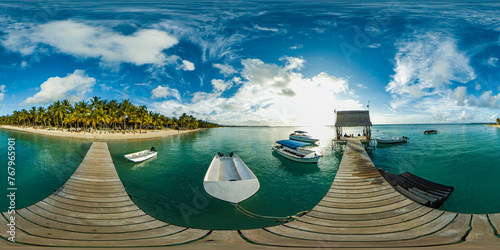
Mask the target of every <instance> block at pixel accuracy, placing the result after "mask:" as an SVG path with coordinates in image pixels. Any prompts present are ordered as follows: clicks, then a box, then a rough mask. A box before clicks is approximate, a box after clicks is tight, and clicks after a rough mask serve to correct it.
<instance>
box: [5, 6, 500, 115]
mask: <svg viewBox="0 0 500 250" xmlns="http://www.w3.org/2000/svg"><path fill="white" fill-rule="evenodd" d="M332 2H333V1H332ZM336 2H337V1H336ZM0 13H1V14H0V23H1V25H0V105H1V107H0V115H5V114H10V113H11V112H12V111H13V110H20V109H22V108H26V109H29V108H30V107H32V106H46V105H48V104H49V103H52V102H54V101H56V100H62V99H69V100H70V101H72V102H75V101H81V100H88V99H89V98H90V97H92V96H100V97H102V98H104V99H117V100H122V99H130V100H131V101H132V102H133V103H134V104H136V105H147V106H148V108H149V110H153V111H156V112H159V113H162V114H164V115H167V116H178V115H180V114H182V113H183V112H187V113H190V114H193V115H194V116H195V117H197V118H200V119H207V120H209V121H212V122H217V123H220V124H234V125H323V124H332V123H333V121H334V113H333V110H334V109H337V110H347V109H364V108H366V106H367V104H368V102H370V113H371V117H372V122H374V123H378V124H387V123H453V122H459V123H467V122H492V121H494V120H495V119H496V118H497V117H500V114H499V113H500V111H499V107H500V94H499V93H500V71H499V67H500V62H499V58H500V3H495V2H490V1H485V2H482V3H478V2H477V1H476V2H474V3H473V4H469V3H467V2H460V1H459V2H457V1H443V2H440V3H437V2H425V1H423V2H422V1H419V2H418V3H412V2H407V1H393V2H387V1H354V2H352V1H351V2H344V3H338V2H337V3H325V2H323V1H318V2H311V1H275V2H272V3H270V2H269V1H229V0H218V1H189V0H186V1H181V2H179V1H168V2H162V1H148V2H147V3H141V2H139V1H119V2H117V1H113V2H108V3H103V2H101V1H94V2H93V1H85V2H83V1H72V2H67V1H59V0H58V1H55V0H47V1H1V2H0Z"/></svg>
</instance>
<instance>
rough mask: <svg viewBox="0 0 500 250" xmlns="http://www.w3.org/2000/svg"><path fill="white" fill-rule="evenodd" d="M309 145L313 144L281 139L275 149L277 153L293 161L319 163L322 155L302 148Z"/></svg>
mask: <svg viewBox="0 0 500 250" xmlns="http://www.w3.org/2000/svg"><path fill="white" fill-rule="evenodd" d="M307 145H311V144H310V143H307V142H300V141H294V140H281V141H277V142H276V145H275V146H274V147H273V150H274V152H276V153H277V154H279V155H281V156H283V157H285V158H286V159H289V160H292V161H296V162H304V163H318V160H319V158H321V157H322V155H321V154H319V153H318V152H316V151H313V150H308V149H303V148H301V147H303V146H307Z"/></svg>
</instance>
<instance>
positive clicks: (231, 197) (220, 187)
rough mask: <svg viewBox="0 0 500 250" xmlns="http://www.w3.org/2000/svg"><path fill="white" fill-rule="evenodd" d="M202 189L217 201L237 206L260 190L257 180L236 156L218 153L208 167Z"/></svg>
mask: <svg viewBox="0 0 500 250" xmlns="http://www.w3.org/2000/svg"><path fill="white" fill-rule="evenodd" d="M203 187H204V188H205V191H207V193H208V194H209V195H211V196H213V197H215V198H217V199H219V200H223V201H227V202H231V203H234V204H237V203H239V202H241V201H244V200H246V199H248V198H249V197H250V196H252V195H254V194H255V193H256V192H257V190H259V188H260V184H259V180H258V179H257V177H256V176H255V174H254V173H253V172H252V171H251V170H250V169H249V168H248V166H247V165H246V164H245V163H244V162H243V161H242V160H241V159H240V157H238V156H237V155H236V154H233V153H230V154H229V156H224V155H223V154H221V153H218V154H217V155H216V156H215V157H214V159H213V160H212V163H210V167H208V170H207V173H206V174H205V178H204V179H203Z"/></svg>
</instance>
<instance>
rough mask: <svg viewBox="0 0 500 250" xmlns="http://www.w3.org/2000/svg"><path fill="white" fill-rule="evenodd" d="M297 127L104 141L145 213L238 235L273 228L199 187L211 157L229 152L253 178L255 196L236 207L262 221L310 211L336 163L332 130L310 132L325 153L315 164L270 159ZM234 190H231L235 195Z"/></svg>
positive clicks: (226, 129)
mask: <svg viewBox="0 0 500 250" xmlns="http://www.w3.org/2000/svg"><path fill="white" fill-rule="evenodd" d="M295 129H299V128H298V127H297V128H295V127H287V128H282V127H280V128H216V129H210V130H203V131H200V132H195V133H187V134H182V135H180V136H174V137H169V138H165V139H161V140H154V141H142V142H141V141H137V142H127V143H122V142H114V143H113V142H112V143H108V144H109V148H110V151H111V154H112V156H113V160H114V162H115V165H116V168H117V170H118V173H119V174H120V177H121V178H122V180H123V183H124V185H125V188H126V189H127V192H128V193H129V194H130V195H132V199H133V200H134V202H136V203H137V204H138V205H139V207H141V208H142V209H143V210H144V211H146V212H148V213H150V214H151V215H152V216H154V217H156V218H159V219H161V220H164V221H168V222H171V223H173V224H177V225H183V226H190V227H196V228H210V229H243V228H257V227H263V226H270V225H276V223H275V222H266V221H261V220H256V219H252V218H250V217H247V216H245V215H243V214H241V213H240V212H238V211H237V210H236V209H235V208H234V207H233V206H232V205H231V204H229V203H227V202H223V201H220V200H218V199H215V198H213V197H211V196H209V195H208V194H206V192H205V190H204V189H203V177H204V176H205V173H206V171H207V169H208V166H209V165H210V162H211V161H212V159H213V157H214V156H215V154H217V152H223V153H229V152H235V153H236V154H238V156H239V157H240V158H241V159H242V160H243V161H244V162H245V163H246V164H247V165H248V167H249V168H250V169H251V170H252V171H253V172H254V174H255V175H256V176H257V178H258V179H259V182H260V189H259V191H258V192H257V193H256V194H255V195H254V196H252V197H250V198H249V199H247V200H245V201H243V202H241V203H240V205H241V206H242V207H244V208H245V209H247V210H249V211H251V212H254V213H257V214H262V215H271V216H289V215H293V214H296V213H298V212H301V211H304V210H310V209H311V208H313V207H314V206H315V205H316V204H317V203H318V202H319V201H320V200H321V199H322V198H323V196H324V195H325V193H326V192H327V190H328V188H329V187H330V185H331V183H332V181H333V178H334V176H335V173H336V170H337V168H338V165H339V162H340V158H339V157H338V156H337V157H335V156H333V153H332V151H331V139H332V135H333V128H331V127H319V128H308V129H309V131H310V132H311V133H312V134H313V135H319V138H321V142H320V145H321V146H320V147H319V150H320V151H321V153H322V154H324V155H325V157H323V158H322V159H320V161H319V163H318V164H317V165H316V164H300V163H296V162H292V161H289V160H286V159H283V158H281V157H280V156H278V155H275V153H273V152H272V151H271V148H272V145H273V144H274V142H275V141H277V140H280V139H286V138H287V137H288V134H289V133H290V132H292V131H293V130H295ZM151 146H155V147H156V149H157V151H158V156H157V157H155V158H154V159H152V160H149V161H146V162H143V163H139V164H137V163H132V162H127V161H125V159H124V158H123V154H124V153H127V152H134V151H139V150H143V149H146V148H150V147H151ZM235 192H237V190H235Z"/></svg>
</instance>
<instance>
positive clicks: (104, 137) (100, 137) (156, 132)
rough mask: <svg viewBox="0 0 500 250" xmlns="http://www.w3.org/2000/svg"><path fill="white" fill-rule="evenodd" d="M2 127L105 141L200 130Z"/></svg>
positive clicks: (142, 138) (160, 136) (150, 137)
mask: <svg viewBox="0 0 500 250" xmlns="http://www.w3.org/2000/svg"><path fill="white" fill-rule="evenodd" d="M0 128H1V129H7V130H13V131H18V132H24V133H31V134H40V135H47V136H57V137H71V138H78V139H87V140H105V141H113V140H149V139H158V138H164V137H167V136H171V135H177V134H181V133H187V132H193V131H198V130H200V129H195V130H175V129H162V130H148V131H145V130H143V131H142V134H140V133H139V131H138V130H137V131H136V133H135V134H134V133H126V134H123V133H120V132H116V133H114V134H113V133H105V132H104V131H103V133H102V134H100V132H99V131H97V132H95V133H93V134H92V133H89V132H87V133H84V132H68V131H67V130H66V129H64V130H63V131H61V130H60V129H58V130H48V129H34V128H32V127H24V128H22V127H16V126H8V125H1V126H0Z"/></svg>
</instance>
